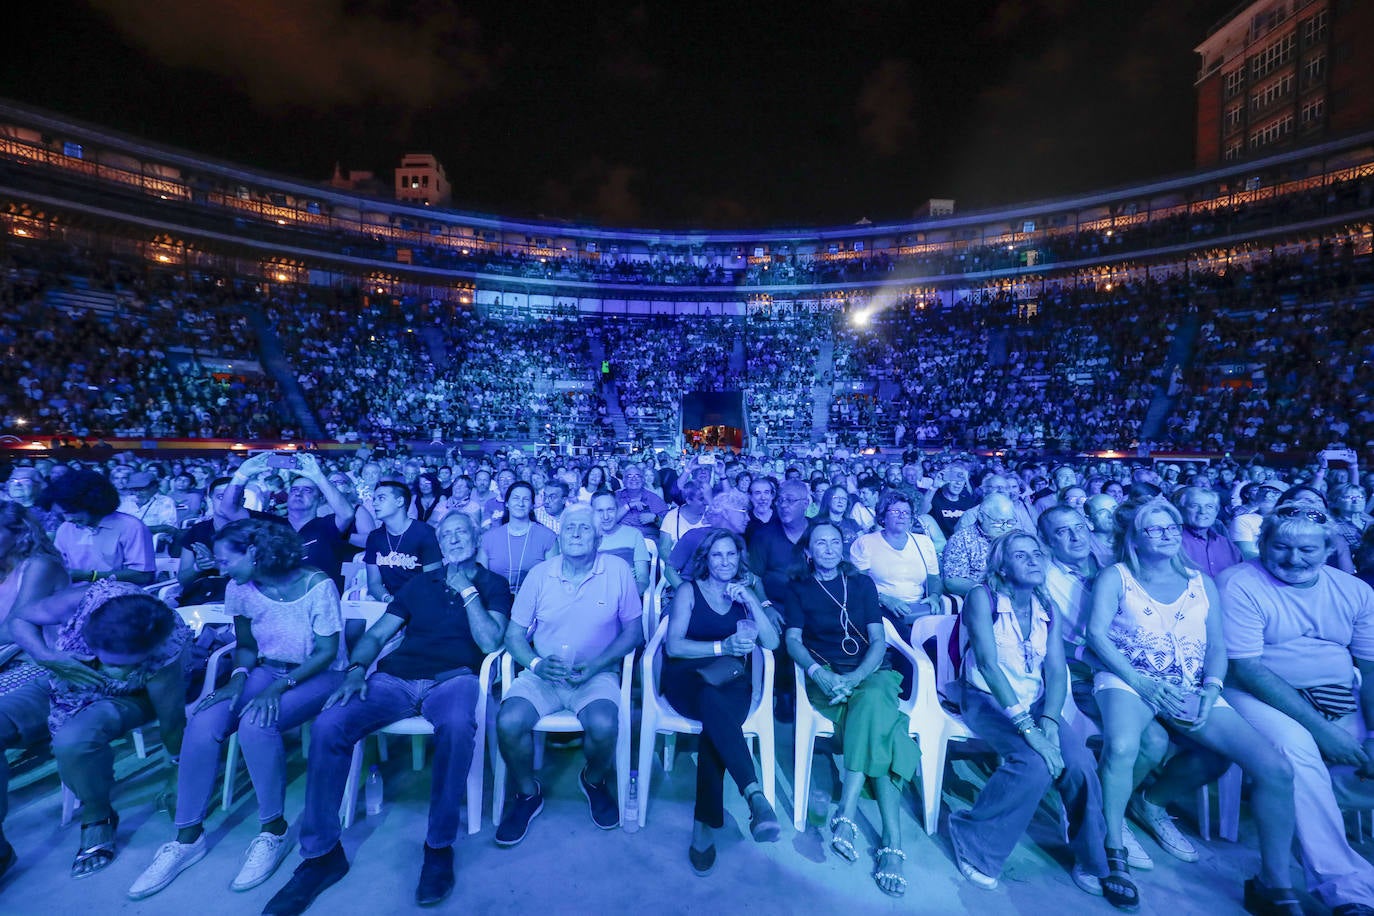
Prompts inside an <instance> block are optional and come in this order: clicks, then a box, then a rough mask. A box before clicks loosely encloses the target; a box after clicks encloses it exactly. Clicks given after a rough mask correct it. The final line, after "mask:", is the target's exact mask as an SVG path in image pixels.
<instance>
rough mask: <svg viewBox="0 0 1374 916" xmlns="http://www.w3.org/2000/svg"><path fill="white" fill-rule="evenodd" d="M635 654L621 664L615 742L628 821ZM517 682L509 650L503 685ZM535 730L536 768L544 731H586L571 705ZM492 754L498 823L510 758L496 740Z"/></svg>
mask: <svg viewBox="0 0 1374 916" xmlns="http://www.w3.org/2000/svg"><path fill="white" fill-rule="evenodd" d="M634 670H635V654H634V653H633V652H627V653H625V659H624V661H623V662H622V663H621V666H620V710H619V718H618V724H619V729H618V732H617V734H616V743H615V769H616V790H617V791H616V795H617V798H616V801H617V802H618V804H619V806H620V822H621V823H622V824H623V823H625V801H626V796H627V795H629V793H630V685H631V683H632V682H633V681H634ZM513 683H515V662H514V660H513V659H512V658H511V656H510V653H509V652H507V653H505V654H504V655H502V657H501V688H502V691H503V692H504V691H508V690H509V689H510V686H511V684H513ZM534 731H535V733H536V734H535V742H536V744H535V768H536V769H538V768H539V764H540V761H541V759H542V752H541V745H540V743H539V742H541V741H542V737H543V736H542V735H541V734H540V733H541V732H542V733H548V732H568V733H576V732H581V731H582V723H581V722H580V721H578V718H577V716H576V715H575V714H574V713H573V712H572V711H571V710H567V709H561V710H559V711H558V712H555V713H552V714H550V715H547V716H544V717H542V718H541V719H540V720H539V721H538V722H536V723H535V724H534ZM492 748H493V750H492V757H491V778H492V789H491V794H492V798H491V819H492V821H493V822H494V823H496V824H500V823H501V814H502V812H503V811H504V810H505V805H506V761H505V759H504V758H503V757H502V756H501V752H500V750H499V749H498V748H497V746H496V742H494V741H493V742H492Z"/></svg>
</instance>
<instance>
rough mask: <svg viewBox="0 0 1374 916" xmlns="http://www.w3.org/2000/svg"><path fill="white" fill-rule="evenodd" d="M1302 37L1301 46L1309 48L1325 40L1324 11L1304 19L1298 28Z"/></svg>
mask: <svg viewBox="0 0 1374 916" xmlns="http://www.w3.org/2000/svg"><path fill="white" fill-rule="evenodd" d="M1298 31H1299V33H1300V34H1301V35H1302V46H1303V47H1304V48H1310V47H1312V46H1313V45H1315V44H1318V43H1319V42H1323V41H1325V40H1326V10H1322V11H1321V12H1319V13H1317V15H1315V16H1313V17H1312V18H1311V19H1304V20H1303V22H1302V25H1301V26H1299V28H1298Z"/></svg>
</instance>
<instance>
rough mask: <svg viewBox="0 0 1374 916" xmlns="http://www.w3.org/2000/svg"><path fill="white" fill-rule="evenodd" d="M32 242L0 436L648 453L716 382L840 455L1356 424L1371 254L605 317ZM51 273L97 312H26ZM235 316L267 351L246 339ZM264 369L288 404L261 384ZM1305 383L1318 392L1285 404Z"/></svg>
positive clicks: (1192, 438) (1341, 250) (43, 302)
mask: <svg viewBox="0 0 1374 916" xmlns="http://www.w3.org/2000/svg"><path fill="white" fill-rule="evenodd" d="M1290 247H1291V246H1290ZM43 251H44V250H43V249H34V250H33V251H31V252H30V251H28V250H27V249H16V250H15V252H14V253H13V254H12V255H11V256H10V259H9V264H8V270H7V271H6V274H5V277H4V280H3V282H0V302H3V304H4V309H3V311H4V315H3V319H0V346H3V347H4V351H5V353H6V355H7V356H8V357H9V359H7V361H6V368H5V369H4V370H2V371H0V372H2V374H3V381H4V384H3V385H0V389H2V390H0V415H2V416H3V417H4V418H5V420H7V421H8V423H7V425H8V426H9V429H10V431H11V433H12V434H16V435H38V436H46V437H73V438H77V439H83V438H84V439H99V438H103V437H128V438H169V437H199V438H209V437H214V438H232V439H236V440H242V439H245V438H248V439H251V438H271V437H281V438H291V437H293V436H298V435H300V434H301V431H302V429H304V428H310V423H311V421H317V422H318V429H319V430H320V432H321V433H322V435H323V437H325V438H329V439H333V440H336V441H340V442H349V443H356V442H363V441H386V442H390V443H399V442H404V441H432V440H438V441H454V440H458V439H463V440H485V441H493V442H499V441H524V442H538V443H559V444H562V445H579V446H598V445H600V444H609V443H612V442H616V441H621V442H631V443H639V444H641V445H658V446H667V445H673V444H675V443H676V442H677V437H678V436H679V435H680V428H681V424H680V420H681V403H682V399H683V396H684V395H685V394H687V393H689V392H693V391H705V392H718V391H734V390H738V391H741V392H742V396H743V406H744V408H745V412H746V417H747V419H746V426H747V433H748V436H749V437H750V439H749V440H748V441H751V442H752V443H753V444H757V445H759V446H762V447H765V448H774V447H778V446H783V445H789V444H795V443H799V442H807V441H811V440H812V439H813V437H815V438H820V439H821V440H823V441H826V442H827V443H828V444H829V445H831V446H832V447H843V448H845V449H849V450H863V449H867V448H873V447H894V446H895V447H905V446H910V445H918V446H921V447H944V446H954V447H959V448H965V449H973V448H979V449H1044V450H1056V451H1062V452H1072V451H1083V450H1106V449H1113V448H1134V447H1136V446H1138V445H1141V444H1142V443H1143V442H1145V441H1146V440H1148V442H1149V443H1151V444H1153V445H1154V446H1155V447H1162V448H1171V449H1174V450H1178V451H1202V452H1208V453H1222V454H1224V453H1226V452H1248V451H1250V450H1255V451H1265V452H1276V453H1277V452H1283V451H1285V450H1294V451H1300V452H1301V451H1311V450H1314V449H1316V448H1319V447H1320V446H1321V445H1322V444H1324V443H1325V442H1327V441H1341V442H1350V443H1352V444H1363V443H1367V442H1371V441H1374V411H1371V409H1370V407H1369V405H1368V404H1367V403H1365V401H1366V399H1365V398H1364V397H1363V393H1364V391H1365V390H1366V389H1367V388H1368V387H1369V384H1370V382H1371V381H1372V380H1374V379H1371V377H1370V371H1371V370H1370V368H1369V366H1370V364H1371V361H1370V357H1371V356H1374V336H1372V335H1374V325H1372V324H1371V323H1370V320H1369V316H1370V315H1371V314H1374V310H1371V309H1370V308H1369V307H1368V306H1369V299H1370V296H1369V293H1368V288H1369V285H1370V281H1371V279H1374V266H1372V265H1371V262H1370V259H1369V258H1368V257H1367V256H1360V257H1355V256H1354V255H1353V253H1352V250H1351V248H1350V246H1349V245H1347V244H1345V243H1338V242H1337V241H1332V240H1320V241H1317V240H1314V241H1312V242H1311V243H1310V244H1306V245H1305V247H1304V246H1296V247H1294V248H1293V250H1290V251H1287V252H1286V253H1273V254H1272V256H1269V257H1266V258H1264V259H1260V260H1255V261H1249V260H1245V261H1242V260H1240V259H1237V260H1235V262H1234V263H1230V264H1221V265H1217V264H1212V265H1210V266H1208V267H1207V268H1206V269H1199V270H1193V271H1191V272H1186V273H1185V272H1181V271H1174V270H1171V269H1168V268H1161V269H1156V270H1155V271H1154V272H1153V273H1151V272H1147V271H1134V272H1129V275H1128V276H1126V277H1124V278H1118V279H1116V280H1115V281H1109V280H1105V279H1097V280H1091V281H1088V282H1084V278H1081V277H1074V278H1068V279H1063V280H1059V281H1055V282H1050V283H1046V284H1044V285H1043V286H1041V287H1040V288H1039V289H1038V290H1027V289H1022V290H1019V291H1016V292H1013V291H1010V290H1007V289H1004V288H999V287H996V286H989V287H986V288H983V289H981V290H974V291H971V292H970V293H969V294H968V295H967V296H966V297H965V298H961V299H957V300H949V299H947V298H945V297H941V296H935V295H932V294H928V293H925V294H919V295H918V294H912V295H907V296H903V297H899V298H898V299H897V300H896V302H895V303H893V304H891V305H889V306H886V307H881V308H879V307H876V305H875V304H874V302H873V301H871V300H868V299H865V298H863V297H862V296H858V295H857V294H856V297H855V298H853V299H852V301H848V302H847V304H844V305H842V306H841V307H835V308H831V307H821V308H805V307H801V306H800V305H798V306H784V307H777V308H774V307H759V308H751V309H750V310H749V311H748V314H747V315H745V316H743V317H739V318H726V317H721V316H709V315H707V316H694V317H687V316H681V315H672V316H669V315H653V316H643V317H638V318H634V319H629V318H627V319H623V320H613V319H610V318H605V317H596V316H592V317H588V316H577V315H575V314H570V315H558V316H553V315H550V316H542V317H529V316H525V317H520V316H510V315H504V314H497V311H499V310H496V311H493V310H489V309H485V308H484V309H473V308H471V307H464V306H457V305H454V304H451V303H444V302H439V301H437V300H435V301H419V300H416V299H414V298H410V297H400V298H397V297H393V296H390V295H387V294H381V295H376V294H373V295H369V294H368V293H366V292H364V291H361V290H356V289H354V290H324V289H314V288H306V287H297V286H293V285H291V284H280V285H276V286H274V287H271V288H264V287H247V286H244V285H242V284H232V283H227V282H225V281H222V280H217V279H214V278H212V277H208V276H204V277H203V276H198V275H197V276H195V277H194V278H193V279H191V280H188V279H186V278H184V277H183V278H178V277H177V275H174V274H160V273H158V272H156V271H153V272H149V273H148V274H147V275H146V276H143V277H133V276H131V275H130V271H128V270H127V269H125V268H122V267H120V266H119V263H118V262H117V261H111V262H108V263H103V264H99V265H97V264H93V263H87V262H86V260H83V259H82V258H80V257H78V256H76V255H71V254H68V255H64V256H53V255H43V254H42V253H43ZM54 257H56V260H55V261H54V260H53V258H54ZM71 277H83V278H85V279H84V280H83V281H82V282H87V283H90V284H92V285H93V286H99V287H100V288H102V289H108V290H111V291H113V292H114V293H115V294H116V295H117V296H118V300H117V301H118V302H119V303H121V305H120V306H119V307H118V308H115V309H112V310H111V311H109V312H103V311H94V310H91V309H90V308H89V307H87V306H83V305H79V304H64V305H58V306H56V307H54V306H52V305H51V304H50V301H51V295H52V291H53V290H54V289H57V288H60V287H61V286H62V285H63V283H67V282H69V281H70V278H71ZM235 303H240V304H242V305H243V306H244V307H243V308H232V307H229V306H232V305H234V304H235ZM253 309H257V310H261V312H262V313H263V314H264V316H265V318H266V327H268V328H269V329H271V331H270V332H271V333H272V334H273V335H274V336H275V338H276V340H275V341H274V346H273V348H272V349H273V350H275V351H279V352H280V353H281V354H283V355H284V357H285V362H284V364H282V363H273V361H272V360H271V359H269V358H268V356H267V352H268V348H266V347H265V346H264V345H263V343H262V342H261V341H259V339H258V335H257V333H256V332H255V330H254V325H253V323H252V322H250V321H249V320H248V318H247V317H245V315H246V312H247V311H249V310H253ZM489 312H490V313H489ZM54 352H58V353H60V354H61V355H62V358H61V359H59V360H53V359H52V358H51V354H52V353H54ZM231 359H232V360H238V362H235V363H229V362H228V360H231ZM280 365H284V366H285V369H284V370H281V371H284V372H285V373H286V376H287V377H284V378H283V379H282V383H283V384H285V383H287V382H289V383H290V384H291V385H299V388H300V391H301V395H302V397H303V401H294V402H293V401H291V400H289V399H288V398H287V397H286V396H285V394H284V391H283V388H282V384H279V381H278V377H277V376H276V375H275V373H276V372H278V371H279V366H280ZM607 382H612V383H613V385H611V386H608V385H607V384H606V383H607ZM1318 392H1320V393H1321V394H1322V400H1324V401H1326V402H1327V403H1323V404H1322V405H1320V406H1318V407H1317V408H1316V409H1309V404H1310V402H1311V401H1312V399H1313V396H1314V395H1315V394H1316V393H1318ZM818 398H822V399H828V411H827V410H825V407H826V403H825V401H821V403H820V407H821V408H822V412H823V413H825V414H826V415H827V416H828V422H827V423H824V424H823V428H821V429H819V430H818V429H817V425H816V419H817V418H816V416H815V415H816V413H817V399H818ZM293 404H296V405H297V406H298V407H300V408H302V409H303V410H304V411H305V412H306V413H308V414H311V416H300V415H297V412H296V410H297V408H296V407H293V406H292V405H293ZM617 413H619V414H620V416H621V417H623V419H624V425H623V427H622V426H619V425H618V423H617V421H618V419H619V418H618V417H616V414H617ZM1152 416H1153V420H1152V419H1151V418H1152ZM1147 426H1149V427H1150V428H1149V431H1148V433H1147V431H1146V427H1147Z"/></svg>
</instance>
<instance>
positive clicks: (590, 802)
mask: <svg viewBox="0 0 1374 916" xmlns="http://www.w3.org/2000/svg"><path fill="white" fill-rule="evenodd" d="M577 784H578V785H579V786H581V787H582V794H583V795H585V796H587V806H588V807H590V808H591V809H592V823H593V824H595V825H596V826H598V827H600V828H601V829H602V830H614V829H615V828H617V827H619V826H620V806H619V805H617V804H616V801H615V796H614V795H612V794H611V789H610V786H608V785H606V781H605V780H604V779H603V780H602V781H601V782H599V783H597V784H596V785H592V784H591V783H589V782H587V771H586V770H583V771H582V772H581V773H578V774H577Z"/></svg>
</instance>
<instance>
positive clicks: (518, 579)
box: [482, 522, 558, 591]
mask: <svg viewBox="0 0 1374 916" xmlns="http://www.w3.org/2000/svg"><path fill="white" fill-rule="evenodd" d="M557 543H558V535H556V534H554V533H553V532H552V531H550V530H549V529H548V528H545V527H544V526H543V525H541V524H539V523H538V522H531V523H530V527H529V528H528V529H527V530H526V531H525V533H524V534H511V530H510V526H509V525H497V526H496V527H495V528H492V529H491V530H490V531H488V532H486V533H485V534H483V535H482V551H483V553H485V554H486V558H487V568H488V569H490V570H491V571H492V572H494V573H496V575H498V576H500V577H501V578H503V579H505V580H506V581H507V582H509V583H510V585H509V587H510V589H511V591H516V590H518V589H519V588H520V585H521V583H523V582H524V581H525V577H526V576H527V575H529V573H530V570H532V569H534V567H535V566H537V565H538V564H540V563H542V562H543V560H544V557H546V556H548V553H549V551H550V550H552V549H553V548H554V546H555V545H556V544H557Z"/></svg>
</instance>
